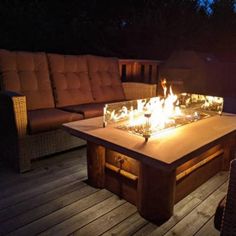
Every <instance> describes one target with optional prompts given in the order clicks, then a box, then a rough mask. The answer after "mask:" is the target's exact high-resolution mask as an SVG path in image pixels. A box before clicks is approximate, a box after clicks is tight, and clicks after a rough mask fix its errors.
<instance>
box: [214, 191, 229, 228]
mask: <svg viewBox="0 0 236 236" xmlns="http://www.w3.org/2000/svg"><path fill="white" fill-rule="evenodd" d="M225 204H226V196H225V197H224V198H223V199H221V201H220V202H219V204H218V207H217V208H216V212H215V217H214V225H215V228H216V229H218V230H219V231H220V230H221V223H222V218H223V213H224V208H225Z"/></svg>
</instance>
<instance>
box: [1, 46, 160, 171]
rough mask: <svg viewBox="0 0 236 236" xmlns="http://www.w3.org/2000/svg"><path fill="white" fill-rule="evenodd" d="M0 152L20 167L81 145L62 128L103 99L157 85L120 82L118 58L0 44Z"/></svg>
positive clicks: (139, 93)
mask: <svg viewBox="0 0 236 236" xmlns="http://www.w3.org/2000/svg"><path fill="white" fill-rule="evenodd" d="M0 76H1V77H0V82H1V92H0V137H1V143H0V151H1V158H2V159H4V160H6V161H7V162H8V163H11V164H12V165H13V166H14V167H15V168H16V169H17V170H18V171H20V172H25V171H28V170H30V169H31V162H32V160H33V159H36V158H39V157H43V156H46V155H51V154H54V153H57V152H61V151H65V150H68V149H71V148H75V147H78V146H81V145H85V142H84V141H83V140H80V139H78V138H75V137H72V136H70V135H69V134H67V133H66V132H65V131H63V130H62V129H61V125H62V124H63V123H66V122H70V121H76V120H80V119H86V118H91V117H95V116H101V115H102V114H103V107H104V104H106V103H110V102H116V101H123V100H128V99H131V98H132V99H133V98H134V97H135V98H143V97H149V96H155V95H156V85H149V84H138V83H122V82H121V79H120V74H119V65H118V59H117V58H109V57H100V56H93V55H83V56H80V55H78V56H76V55H59V54H49V53H45V52H20V51H19V52H13V51H8V50H3V49H2V50H0Z"/></svg>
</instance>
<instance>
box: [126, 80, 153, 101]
mask: <svg viewBox="0 0 236 236" xmlns="http://www.w3.org/2000/svg"><path fill="white" fill-rule="evenodd" d="M122 85H123V88H124V92H125V97H126V99H128V100H132V99H139V98H148V97H155V96H156V90H157V86H156V84H144V83H134V82H123V83H122Z"/></svg>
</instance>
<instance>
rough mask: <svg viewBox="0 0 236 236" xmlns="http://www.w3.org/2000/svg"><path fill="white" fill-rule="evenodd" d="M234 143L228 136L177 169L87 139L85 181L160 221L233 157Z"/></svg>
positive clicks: (142, 213) (151, 219) (144, 214)
mask: <svg viewBox="0 0 236 236" xmlns="http://www.w3.org/2000/svg"><path fill="white" fill-rule="evenodd" d="M229 144H231V145H229ZM234 145H235V142H234V141H232V140H231V141H229V142H227V145H224V144H218V145H216V146H214V147H213V148H211V149H209V150H207V151H205V152H204V153H202V154H200V155H199V156H197V157H195V158H193V159H192V160H190V161H188V162H186V163H184V164H183V165H181V166H179V167H178V168H177V169H170V170H168V169H167V168H166V169H163V168H158V167H157V166H151V165H148V164H146V163H142V162H140V161H137V160H135V159H133V158H131V157H128V156H125V155H123V154H120V153H118V152H115V151H112V150H110V149H107V148H105V147H103V146H101V145H97V144H94V143H92V142H88V145H87V161H88V182H89V184H90V185H92V186H94V187H97V188H106V189H108V190H110V191H112V192H114V193H115V194H117V195H118V196H120V197H121V198H124V199H126V200H127V201H129V202H131V203H133V204H134V205H136V206H137V209H138V211H139V213H140V215H142V216H143V217H144V218H146V219H148V220H149V221H152V222H154V223H156V224H161V223H163V222H165V221H167V220H168V219H169V218H170V217H171V216H172V215H173V209H174V204H175V203H176V202H178V201H180V200H181V199H183V198H184V197H185V196H186V195H188V194H189V193H190V192H192V191H193V190H194V189H196V188H197V187H198V186H200V185H201V184H202V183H204V182H205V181H206V180H208V179H209V178H210V177H212V176H213V175H215V174H216V173H217V172H218V171H220V170H222V169H225V168H226V166H227V165H228V164H227V163H229V161H230V160H231V159H232V158H233V156H232V147H234ZM230 150H231V151H230ZM226 162H227V163H226Z"/></svg>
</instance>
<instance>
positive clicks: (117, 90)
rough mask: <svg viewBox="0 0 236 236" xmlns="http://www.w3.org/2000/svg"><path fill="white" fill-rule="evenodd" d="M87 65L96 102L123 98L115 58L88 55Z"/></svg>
mask: <svg viewBox="0 0 236 236" xmlns="http://www.w3.org/2000/svg"><path fill="white" fill-rule="evenodd" d="M88 67H89V76H90V79H91V87H92V93H93V98H94V99H95V101H96V102H110V101H115V100H116V101H121V100H125V95H124V90H123V87H122V84H121V79H120V74H119V65H118V60H117V59H116V58H109V57H98V56H88Z"/></svg>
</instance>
